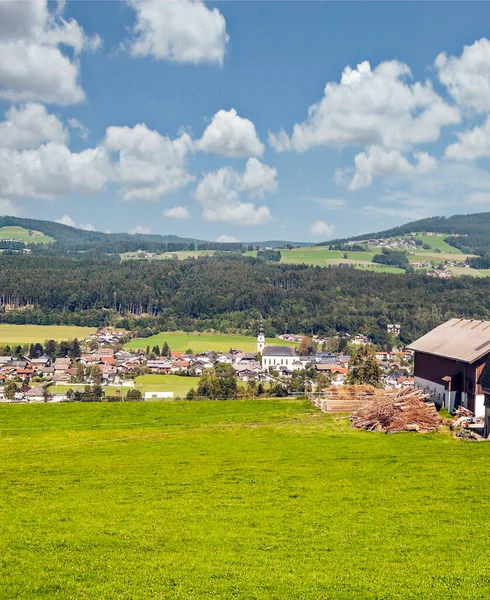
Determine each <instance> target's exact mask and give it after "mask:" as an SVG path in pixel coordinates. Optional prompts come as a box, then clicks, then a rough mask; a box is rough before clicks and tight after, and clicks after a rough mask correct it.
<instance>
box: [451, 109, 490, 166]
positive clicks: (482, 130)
mask: <svg viewBox="0 0 490 600" xmlns="http://www.w3.org/2000/svg"><path fill="white" fill-rule="evenodd" d="M457 137H458V141H457V142H455V143H454V144H451V145H449V146H448V147H447V148H446V150H445V156H446V157H447V158H450V159H454V160H474V159H476V158H483V157H485V156H490V118H487V119H486V121H485V122H484V123H483V125H481V126H479V127H475V128H473V129H471V130H469V131H463V132H461V133H458V134H457Z"/></svg>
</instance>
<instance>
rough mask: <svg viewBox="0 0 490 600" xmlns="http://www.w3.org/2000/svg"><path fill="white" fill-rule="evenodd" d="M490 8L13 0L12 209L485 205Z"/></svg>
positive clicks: (3, 6) (360, 224)
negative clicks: (18, 0) (17, 0)
mask: <svg viewBox="0 0 490 600" xmlns="http://www.w3.org/2000/svg"><path fill="white" fill-rule="evenodd" d="M489 16H490V4H487V3H480V2H475V3H456V2H451V3H442V2H434V3H426V2H413V3H403V2H373V3H371V2H333V3H329V2H221V3H204V2H198V1H195V2H190V1H188V0H180V1H175V2H167V1H161V2H148V1H146V0H140V1H133V0H131V1H129V2H82V1H80V2H67V3H66V4H65V3H63V2H49V3H48V4H46V3H45V2H43V1H42V0H32V1H30V0H27V1H23V2H16V1H15V0H13V1H12V0H0V113H1V114H2V115H3V117H2V118H1V120H0V212H1V213H3V214H19V215H22V216H31V217H35V218H43V219H49V220H61V221H62V222H64V223H67V224H72V225H75V226H79V227H86V228H95V229H97V230H102V231H130V232H133V231H134V232H136V231H138V232H152V233H162V234H166V233H173V234H177V235H186V236H187V235H189V236H193V237H198V238H201V239H210V240H218V239H223V240H232V239H238V240H242V241H247V240H261V239H262V240H263V239H291V240H298V241H299V240H302V241H303V240H312V241H321V240H326V239H329V238H332V237H339V236H342V237H344V236H349V235H354V234H359V233H363V232H368V231H376V230H381V229H384V228H386V227H389V226H392V225H396V224H400V223H403V222H406V221H410V220H415V219H418V218H422V217H424V216H429V215H436V214H437V215H439V214H445V215H450V214H454V213H460V212H468V213H470V212H482V211H486V210H490V174H489V171H488V168H489V165H490V162H489V157H490V120H489V118H488V113H489V112H490V42H489V41H488V40H487V36H490V31H489V29H490V27H489V26H488V23H489Z"/></svg>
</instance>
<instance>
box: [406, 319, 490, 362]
mask: <svg viewBox="0 0 490 600" xmlns="http://www.w3.org/2000/svg"><path fill="white" fill-rule="evenodd" d="M408 348H409V350H415V352H424V353H426V354H433V355H435V356H441V357H444V358H451V359H453V360H459V361H461V362H465V363H473V362H475V360H478V359H479V358H481V357H482V356H485V355H486V354H490V321H474V320H472V319H471V320H470V319H451V320H450V321H447V323H443V324H442V325H439V327H436V328H435V329H433V330H432V331H429V333H427V334H426V335H424V336H423V337H421V338H419V339H418V340H417V341H415V342H413V344H410V346H408Z"/></svg>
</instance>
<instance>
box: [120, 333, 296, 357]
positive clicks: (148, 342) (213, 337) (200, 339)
mask: <svg viewBox="0 0 490 600" xmlns="http://www.w3.org/2000/svg"><path fill="white" fill-rule="evenodd" d="M266 341H267V343H268V344H269V345H274V346H294V344H293V343H291V342H285V341H283V340H280V339H277V338H267V340H266ZM165 342H167V344H168V345H169V346H170V348H171V350H172V351H173V352H185V351H186V350H188V349H191V350H192V351H193V352H196V353H197V352H204V351H205V350H215V351H216V352H228V350H229V349H230V348H239V349H240V350H243V351H244V352H254V351H256V350H257V338H256V337H251V336H250V337H247V336H244V335H228V334H220V333H197V332H196V333H186V332H185V331H170V332H162V333H158V334H156V335H152V336H151V337H148V338H137V339H135V340H131V341H130V342H128V343H127V344H126V348H129V349H131V348H133V349H137V348H146V347H147V346H150V348H153V347H154V346H157V345H158V346H160V349H161V348H162V346H163V344H164V343H165Z"/></svg>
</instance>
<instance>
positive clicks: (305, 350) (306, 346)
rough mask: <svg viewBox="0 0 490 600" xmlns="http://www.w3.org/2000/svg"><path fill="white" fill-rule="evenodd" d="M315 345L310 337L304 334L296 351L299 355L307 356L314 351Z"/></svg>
mask: <svg viewBox="0 0 490 600" xmlns="http://www.w3.org/2000/svg"><path fill="white" fill-rule="evenodd" d="M316 347H317V345H316V344H315V342H314V341H313V340H312V339H311V338H310V337H307V336H305V337H304V338H303V339H302V340H301V344H300V345H299V348H298V352H299V354H300V355H301V356H308V355H309V354H314V353H315V352H316Z"/></svg>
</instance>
